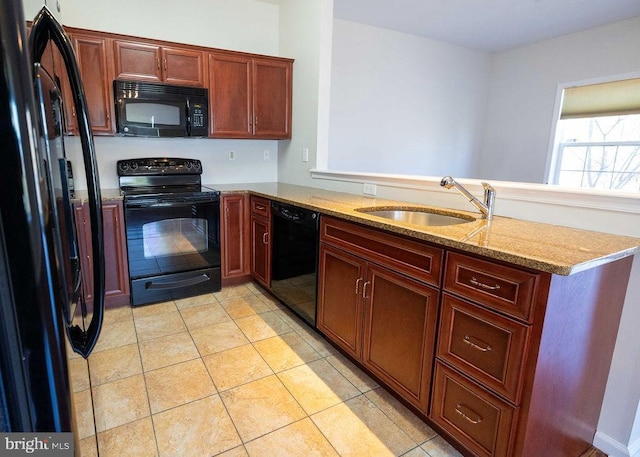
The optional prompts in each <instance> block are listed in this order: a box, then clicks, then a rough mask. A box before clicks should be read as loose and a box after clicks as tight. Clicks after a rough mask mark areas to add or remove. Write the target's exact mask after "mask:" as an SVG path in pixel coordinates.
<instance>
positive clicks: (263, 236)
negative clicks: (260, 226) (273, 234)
mask: <svg viewBox="0 0 640 457" xmlns="http://www.w3.org/2000/svg"><path fill="white" fill-rule="evenodd" d="M262 242H263V243H264V244H269V234H268V233H267V232H265V233H264V234H263V235H262Z"/></svg>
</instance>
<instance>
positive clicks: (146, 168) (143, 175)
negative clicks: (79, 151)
mask: <svg viewBox="0 0 640 457" xmlns="http://www.w3.org/2000/svg"><path fill="white" fill-rule="evenodd" d="M117 169H118V176H119V181H120V192H121V193H122V195H123V196H124V197H125V200H127V201H130V200H133V199H136V200H137V199H141V198H178V197H182V198H188V197H194V198H205V197H207V196H208V197H211V196H212V194H213V195H219V194H220V192H218V191H216V190H215V189H211V188H209V187H206V186H203V185H202V183H201V175H202V163H201V162H200V161H199V160H197V159H181V158H167V157H162V158H143V159H127V160H119V161H118V163H117Z"/></svg>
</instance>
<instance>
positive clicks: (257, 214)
mask: <svg viewBox="0 0 640 457" xmlns="http://www.w3.org/2000/svg"><path fill="white" fill-rule="evenodd" d="M250 205H251V276H252V277H253V278H254V279H255V280H256V281H258V282H259V283H260V284H262V285H263V286H265V287H266V288H267V289H268V288H270V287H271V243H270V236H271V208H270V202H269V200H266V199H264V198H260V197H256V196H253V195H252V196H251V198H250Z"/></svg>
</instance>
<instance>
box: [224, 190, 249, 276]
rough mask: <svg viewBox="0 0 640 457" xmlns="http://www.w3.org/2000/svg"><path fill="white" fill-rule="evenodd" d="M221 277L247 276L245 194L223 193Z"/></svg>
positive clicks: (246, 200)
mask: <svg viewBox="0 0 640 457" xmlns="http://www.w3.org/2000/svg"><path fill="white" fill-rule="evenodd" d="M220 208H221V211H222V215H221V220H222V221H223V222H222V224H223V225H222V230H221V243H220V244H221V247H222V279H228V278H234V277H238V276H247V275H249V273H250V266H249V231H250V230H249V203H248V197H247V194H235V195H223V196H222V204H221V206H220Z"/></svg>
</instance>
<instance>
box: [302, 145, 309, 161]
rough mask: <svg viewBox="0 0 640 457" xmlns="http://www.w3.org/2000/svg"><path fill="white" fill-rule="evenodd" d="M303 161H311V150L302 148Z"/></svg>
mask: <svg viewBox="0 0 640 457" xmlns="http://www.w3.org/2000/svg"><path fill="white" fill-rule="evenodd" d="M302 161H303V162H308V161H309V148H302Z"/></svg>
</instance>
